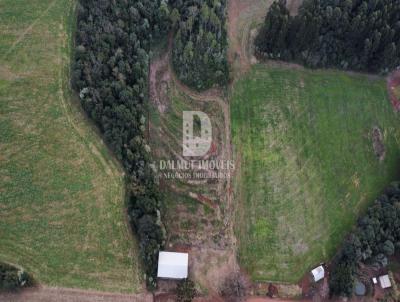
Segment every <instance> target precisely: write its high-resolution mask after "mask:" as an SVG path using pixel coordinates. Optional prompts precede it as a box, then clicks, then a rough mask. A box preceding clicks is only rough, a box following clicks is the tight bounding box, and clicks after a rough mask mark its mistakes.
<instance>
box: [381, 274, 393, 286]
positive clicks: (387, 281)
mask: <svg viewBox="0 0 400 302" xmlns="http://www.w3.org/2000/svg"><path fill="white" fill-rule="evenodd" d="M379 283H380V285H381V287H382V288H389V287H392V283H391V282H390V279H389V275H384V276H380V277H379Z"/></svg>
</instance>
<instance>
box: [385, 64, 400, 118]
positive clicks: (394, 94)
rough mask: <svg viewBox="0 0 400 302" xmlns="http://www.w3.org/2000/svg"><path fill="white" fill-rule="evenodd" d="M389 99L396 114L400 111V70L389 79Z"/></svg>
mask: <svg viewBox="0 0 400 302" xmlns="http://www.w3.org/2000/svg"><path fill="white" fill-rule="evenodd" d="M387 87H388V93H389V98H390V101H391V103H392V106H393V109H394V111H395V112H399V111H400V95H399V88H400V70H396V71H395V72H393V73H392V74H391V75H389V77H388V79H387Z"/></svg>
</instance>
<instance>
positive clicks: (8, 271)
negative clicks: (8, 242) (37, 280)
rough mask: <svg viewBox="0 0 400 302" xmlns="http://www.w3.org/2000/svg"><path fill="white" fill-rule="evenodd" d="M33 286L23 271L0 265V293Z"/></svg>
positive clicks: (30, 278) (29, 277)
mask: <svg viewBox="0 0 400 302" xmlns="http://www.w3.org/2000/svg"><path fill="white" fill-rule="evenodd" d="M32 285H33V279H32V277H31V276H29V275H28V274H27V273H26V272H25V271H24V270H21V269H18V268H16V267H13V266H11V265H8V264H5V263H0V291H3V290H4V291H10V290H16V289H19V288H23V287H28V286H32Z"/></svg>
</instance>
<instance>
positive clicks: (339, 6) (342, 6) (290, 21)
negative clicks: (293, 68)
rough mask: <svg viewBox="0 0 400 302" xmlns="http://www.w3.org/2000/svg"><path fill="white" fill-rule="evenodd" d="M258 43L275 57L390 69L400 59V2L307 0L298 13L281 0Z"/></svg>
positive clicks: (264, 53)
mask: <svg viewBox="0 0 400 302" xmlns="http://www.w3.org/2000/svg"><path fill="white" fill-rule="evenodd" d="M255 44H256V50H257V52H258V54H259V55H261V56H263V57H266V58H269V59H279V60H285V61H293V62H297V63H300V64H304V65H306V66H308V67H312V68H317V67H318V68H320V67H322V68H324V67H335V68H340V69H352V70H357V71H367V72H377V73H381V72H382V73H386V72H388V71H390V70H393V69H394V68H396V67H398V66H399V65H400V2H399V1H397V0H305V1H304V3H303V4H302V6H301V7H300V9H299V13H298V15H297V16H295V17H293V16H291V15H290V14H289V11H288V9H287V8H286V0H278V1H275V2H274V3H273V4H272V6H271V8H270V10H269V11H268V14H267V16H266V18H265V22H264V24H263V26H262V28H261V30H260V32H259V34H258V36H257V37H256V40H255Z"/></svg>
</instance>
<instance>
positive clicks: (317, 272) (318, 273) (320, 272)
mask: <svg viewBox="0 0 400 302" xmlns="http://www.w3.org/2000/svg"><path fill="white" fill-rule="evenodd" d="M311 274H312V276H313V278H314V281H315V282H318V281H319V280H322V279H324V278H325V269H324V267H323V266H322V265H321V266H318V267H317V268H314V269H313V270H312V271H311Z"/></svg>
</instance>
